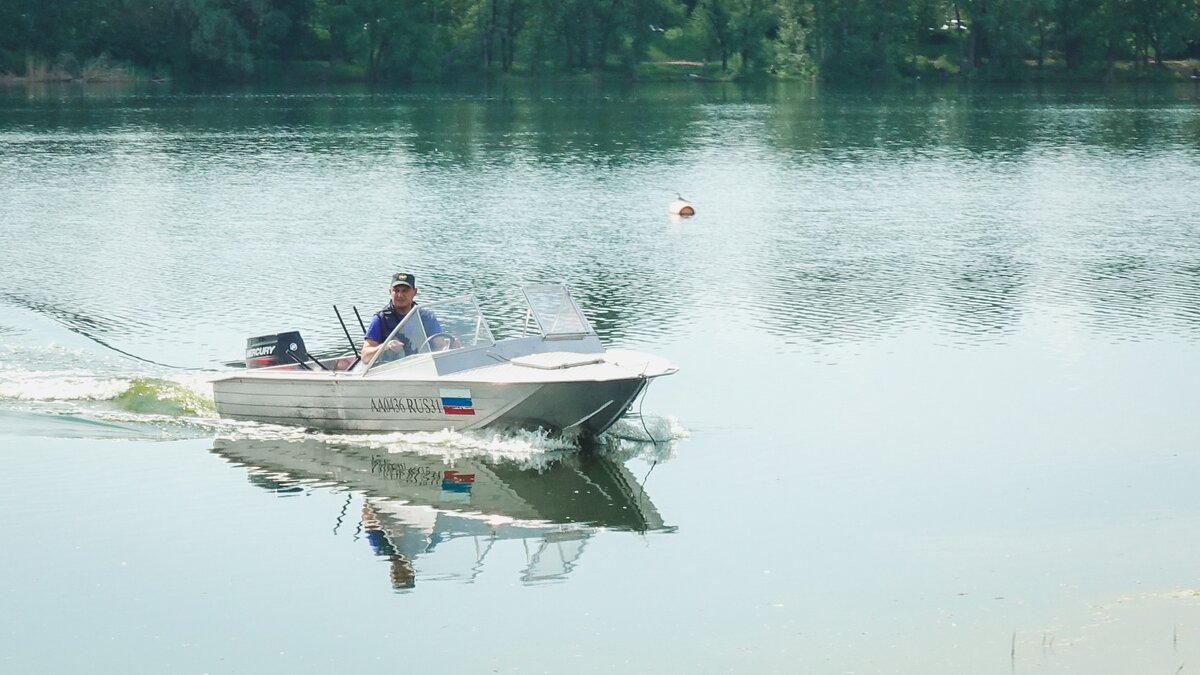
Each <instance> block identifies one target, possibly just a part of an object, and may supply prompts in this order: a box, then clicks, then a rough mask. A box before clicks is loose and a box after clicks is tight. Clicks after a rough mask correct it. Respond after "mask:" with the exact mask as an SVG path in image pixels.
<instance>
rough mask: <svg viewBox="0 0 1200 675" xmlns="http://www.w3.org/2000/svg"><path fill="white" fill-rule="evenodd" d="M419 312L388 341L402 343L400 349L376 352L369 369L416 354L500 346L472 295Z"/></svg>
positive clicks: (422, 307)
mask: <svg viewBox="0 0 1200 675" xmlns="http://www.w3.org/2000/svg"><path fill="white" fill-rule="evenodd" d="M416 310H417V311H415V312H414V311H410V312H409V313H408V315H407V316H405V317H404V320H402V321H401V322H400V325H399V326H396V330H393V331H392V332H391V334H390V335H388V336H387V339H386V340H384V343H383V344H385V345H387V344H390V343H393V341H394V342H395V343H399V344H398V345H396V348H394V349H380V350H379V351H377V352H375V357H374V359H373V360H372V361H371V363H370V364H368V365H367V368H372V367H374V366H377V365H380V364H383V363H389V362H391V361H396V360H399V359H402V358H405V357H407V356H412V355H414V354H425V353H428V352H444V351H451V350H455V349H468V348H470V347H480V346H486V347H490V346H492V345H494V344H496V339H495V338H494V337H492V331H491V329H489V328H488V325H487V322H486V321H484V320H483V313H482V312H480V311H479V305H477V304H475V298H473V297H471V296H469V295H464V296H461V297H457V298H451V299H449V300H440V301H438V302H431V303H428V304H422V305H418V306H417V307H416Z"/></svg>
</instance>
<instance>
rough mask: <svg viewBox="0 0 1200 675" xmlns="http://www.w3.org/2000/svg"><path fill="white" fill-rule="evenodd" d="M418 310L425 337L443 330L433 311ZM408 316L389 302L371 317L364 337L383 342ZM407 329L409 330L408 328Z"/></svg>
mask: <svg viewBox="0 0 1200 675" xmlns="http://www.w3.org/2000/svg"><path fill="white" fill-rule="evenodd" d="M413 305H416V303H413ZM417 311H418V312H420V313H421V324H422V326H423V327H424V328H425V337H426V338H427V339H428V338H429V337H432V336H434V335H437V334H438V333H441V332H442V325H441V324H440V323H438V320H437V317H436V316H434V314H433V312H430V311H429V310H425V309H418V310H417ZM406 316H408V315H407V314H401V313H400V312H397V311H396V308H395V307H392V305H391V303H388V306H387V307H384V308H383V309H381V310H379V311H378V312H375V316H373V317H371V325H369V326H367V332H366V334H365V335H364V336H363V337H365V338H366V339H368V340H372V341H374V342H376V343H380V342H383V341H384V340H386V339H387V336H389V335H391V334H392V331H394V330H396V326H399V325H400V322H401V321H403V320H404V317H406ZM405 330H406V331H407V330H408V329H405Z"/></svg>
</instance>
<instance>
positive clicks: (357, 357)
mask: <svg viewBox="0 0 1200 675" xmlns="http://www.w3.org/2000/svg"><path fill="white" fill-rule="evenodd" d="M333 313H334V314H337V318H338V323H340V324H342V332H343V333H345V334H346V340H347V341H349V342H350V349H353V350H354V358H355V359H358V360H361V359H362V355H361V354H359V353H358V347H356V346H355V345H354V338H352V337H350V330H349V329H347V328H346V322H345V321H342V313H341V312H339V311H338V308H337V305H334V306H333ZM354 313H355V314H358V309H355V310H354ZM358 321H359V323H362V319H359V320H358ZM363 332H364V333H365V332H366V331H365V330H364V331H363Z"/></svg>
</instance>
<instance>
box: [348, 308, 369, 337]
mask: <svg viewBox="0 0 1200 675" xmlns="http://www.w3.org/2000/svg"><path fill="white" fill-rule="evenodd" d="M350 308H351V309H353V310H354V316H356V317H358V327H359V328H361V329H362V332H363V335H366V334H367V326H366V324H364V323H363V322H362V315H360V314H359V313H358V305H350Z"/></svg>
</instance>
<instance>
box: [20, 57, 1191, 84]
mask: <svg viewBox="0 0 1200 675" xmlns="http://www.w3.org/2000/svg"><path fill="white" fill-rule="evenodd" d="M163 72H165V71H160V70H158V69H151V70H145V69H143V68H138V67H136V66H133V65H131V64H126V63H119V62H115V61H112V60H111V59H109V58H107V57H103V56H102V57H99V58H95V59H90V60H88V61H86V62H84V63H82V64H81V63H79V62H78V61H76V60H75V59H74V58H72V57H70V56H65V57H60V58H59V59H57V60H56V61H55V62H54V63H49V62H46V61H38V60H35V59H30V60H28V61H27V62H26V67H25V71H24V73H23V74H17V73H13V72H0V85H22V84H33V83H76V84H87V83H132V82H166V81H170V80H171V79H172V78H171V77H170V76H166V75H164V74H162V73H163ZM190 79H191V80H193V81H205V82H209V83H217V82H225V83H231V82H233V81H232V80H229V79H219V78H218V79H216V80H205V79H203V78H190ZM809 79H815V80H817V81H822V82H828V83H838V82H841V80H834V79H830V78H823V77H821V76H819V75H818V76H817V77H815V78H807V77H806V78H800V77H796V76H793V75H787V74H783V73H772V72H767V73H756V74H750V75H747V74H745V73H743V72H741V70H740V69H738V68H735V67H730V68H728V69H724V70H723V69H722V68H721V66H720V64H718V63H713V62H704V61H688V60H662V61H647V62H644V63H641V64H638V66H637V67H636V68H634V69H633V70H632V71H630V70H628V69H620V68H605V69H590V70H580V71H572V72H561V73H538V74H534V73H528V72H523V71H521V70H520V69H516V70H514V71H512V72H506V73H493V74H490V75H485V76H480V75H472V76H466V77H456V78H443V79H441V80H434V81H431V82H440V83H442V84H451V83H456V82H477V81H478V82H484V81H488V82H493V81H529V82H571V81H587V80H614V81H615V80H624V81H629V82H648V83H649V82H675V81H692V82H737V81H746V80H790V81H797V80H809ZM891 79H894V80H906V79H936V80H945V81H956V80H957V81H977V82H1064V83H1067V82H1072V83H1088V82H1093V83H1096V82H1185V81H1188V80H1192V81H1196V82H1197V83H1200V59H1182V60H1173V61H1164V62H1163V63H1162V64H1161V65H1158V64H1154V63H1151V64H1138V63H1136V62H1132V61H1118V62H1114V63H1113V64H1112V65H1111V66H1109V67H1107V68H1103V69H1092V70H1085V71H1072V70H1069V69H1067V67H1066V65H1065V63H1063V62H1062V61H1058V60H1054V59H1047V60H1044V61H1043V62H1042V63H1041V64H1039V63H1037V62H1036V61H1033V60H1029V61H1026V62H1024V63H1023V64H1022V65H1021V66H1020V67H1019V68H1018V69H1016V70H1012V71H1008V72H1006V73H1005V74H1003V75H998V74H996V73H995V72H993V71H986V70H983V69H975V70H967V69H964V68H963V67H962V66H960V65H958V64H955V63H954V62H953V61H952V60H951V59H948V58H945V57H944V56H941V57H938V58H935V59H930V58H926V57H917V58H916V59H914V60H913V61H912V62H910V64H909V67H908V70H907V72H905V73H903V74H902V75H900V76H898V77H895V78H891ZM370 81H371V80H370V78H369V77H368V75H367V71H366V69H365V68H363V67H360V66H356V65H352V64H341V63H335V64H330V63H327V62H324V61H296V62H290V63H281V62H272V63H264V64H260V67H259V69H258V70H257V71H256V72H255V73H253V74H251V75H248V76H246V77H244V78H240V79H238V80H236V82H238V83H244V84H260V85H273V84H363V83H369V82H370ZM855 81H871V80H869V79H868V80H855Z"/></svg>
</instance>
